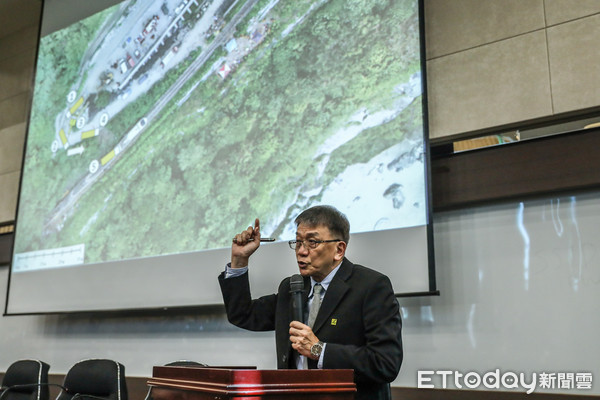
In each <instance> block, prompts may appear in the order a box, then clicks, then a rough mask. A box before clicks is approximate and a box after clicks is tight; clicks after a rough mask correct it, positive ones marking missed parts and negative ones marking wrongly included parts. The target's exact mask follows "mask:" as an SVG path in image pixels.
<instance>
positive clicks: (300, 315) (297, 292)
mask: <svg viewBox="0 0 600 400" xmlns="http://www.w3.org/2000/svg"><path fill="white" fill-rule="evenodd" d="M303 292H304V279H303V278H302V276H301V275H300V274H296V275H292V276H291V277H290V295H291V296H292V320H294V321H298V322H304V306H303V304H302V293H303Z"/></svg>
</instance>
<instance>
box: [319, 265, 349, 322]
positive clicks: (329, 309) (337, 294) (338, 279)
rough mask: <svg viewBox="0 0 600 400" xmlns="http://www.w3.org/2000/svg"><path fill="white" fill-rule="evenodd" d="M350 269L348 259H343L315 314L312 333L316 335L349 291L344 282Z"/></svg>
mask: <svg viewBox="0 0 600 400" xmlns="http://www.w3.org/2000/svg"><path fill="white" fill-rule="evenodd" d="M352 267H353V264H352V263H351V262H350V261H349V260H348V259H346V258H344V261H342V264H341V265H340V269H339V270H338V272H337V273H336V274H335V276H334V277H333V280H332V281H331V283H330V284H329V287H328V288H327V291H326V292H325V297H324V298H323V303H322V304H321V308H319V313H318V314H317V319H316V320H315V325H314V326H313V332H315V333H316V332H317V331H318V330H319V329H321V327H322V326H323V324H324V323H325V321H327V320H328V319H329V316H330V315H331V313H333V311H334V310H335V309H336V307H337V305H338V304H339V303H340V301H342V298H343V297H344V295H345V294H346V292H347V291H348V289H349V287H348V284H347V283H346V280H347V279H348V278H349V277H350V275H351V274H352ZM309 290H310V289H309Z"/></svg>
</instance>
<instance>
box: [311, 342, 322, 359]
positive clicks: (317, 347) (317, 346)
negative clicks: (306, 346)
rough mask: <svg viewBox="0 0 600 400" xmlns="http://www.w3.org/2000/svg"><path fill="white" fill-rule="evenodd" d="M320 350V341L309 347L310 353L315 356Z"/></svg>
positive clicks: (318, 354)
mask: <svg viewBox="0 0 600 400" xmlns="http://www.w3.org/2000/svg"><path fill="white" fill-rule="evenodd" d="M322 350H323V345H322V344H321V342H318V343H315V344H313V346H312V347H311V348H310V354H312V355H313V356H315V357H317V356H320V355H321V351H322Z"/></svg>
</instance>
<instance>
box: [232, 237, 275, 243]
mask: <svg viewBox="0 0 600 400" xmlns="http://www.w3.org/2000/svg"><path fill="white" fill-rule="evenodd" d="M253 240H254V239H248V242H251V241H253ZM260 241H261V242H274V241H275V238H260ZM233 243H237V240H236V238H233Z"/></svg>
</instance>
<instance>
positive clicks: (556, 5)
mask: <svg viewBox="0 0 600 400" xmlns="http://www.w3.org/2000/svg"><path fill="white" fill-rule="evenodd" d="M424 1H425V32H426V45H427V74H428V85H429V86H428V97H429V117H430V126H429V129H430V137H431V138H432V139H434V140H436V139H439V140H448V139H450V138H454V137H455V136H459V135H461V134H465V133H469V132H476V131H482V130H486V129H489V128H493V127H497V126H502V125H507V124H513V123H516V122H521V121H523V122H526V121H531V120H536V119H539V118H546V117H550V116H555V115H560V114H564V113H569V112H573V111H578V110H586V109H593V108H596V107H598V106H599V105H600V90H598V87H599V86H600V52H598V51H597V50H596V48H597V42H598V39H599V38H600V1H598V0H527V1H523V0H494V1H481V0H424Z"/></svg>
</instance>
